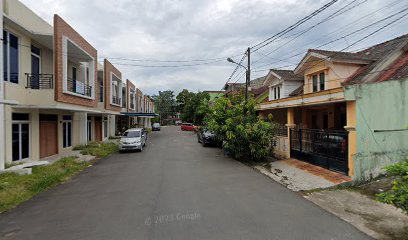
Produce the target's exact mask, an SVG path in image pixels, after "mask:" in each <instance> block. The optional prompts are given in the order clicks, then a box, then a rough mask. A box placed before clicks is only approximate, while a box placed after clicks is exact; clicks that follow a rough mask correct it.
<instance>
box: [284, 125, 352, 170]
mask: <svg viewBox="0 0 408 240" xmlns="http://www.w3.org/2000/svg"><path fill="white" fill-rule="evenodd" d="M347 150H348V132H347V131H339V130H320V129H304V128H293V129H291V130H290V155H291V157H293V158H296V159H299V160H302V161H305V162H309V163H311V164H314V165H318V166H321V167H324V168H327V169H330V170H334V171H338V172H341V173H344V174H346V175H347V173H348V154H347Z"/></svg>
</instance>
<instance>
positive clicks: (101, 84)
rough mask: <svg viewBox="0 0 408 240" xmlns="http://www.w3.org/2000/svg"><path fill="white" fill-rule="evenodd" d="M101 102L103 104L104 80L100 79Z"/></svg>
mask: <svg viewBox="0 0 408 240" xmlns="http://www.w3.org/2000/svg"><path fill="white" fill-rule="evenodd" d="M99 102H103V78H102V79H99Z"/></svg>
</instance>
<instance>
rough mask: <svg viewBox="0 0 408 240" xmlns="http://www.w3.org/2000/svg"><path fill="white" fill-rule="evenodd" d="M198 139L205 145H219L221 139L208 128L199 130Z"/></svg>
mask: <svg viewBox="0 0 408 240" xmlns="http://www.w3.org/2000/svg"><path fill="white" fill-rule="evenodd" d="M197 141H198V142H199V143H201V144H203V146H204V147H205V146H210V145H211V146H219V145H220V144H219V141H218V140H217V138H216V136H215V134H214V133H212V132H211V131H209V130H207V129H200V130H199V131H197Z"/></svg>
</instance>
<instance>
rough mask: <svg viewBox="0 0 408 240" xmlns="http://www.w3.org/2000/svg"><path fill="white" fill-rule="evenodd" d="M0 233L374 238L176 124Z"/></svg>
mask: <svg viewBox="0 0 408 240" xmlns="http://www.w3.org/2000/svg"><path fill="white" fill-rule="evenodd" d="M0 239H7V240H9V239H16V240H17V239H18V240H25V239H36V240H37V239H38V240H65V239H75V240H77V239H94V240H105V239H106V240H116V239H118V240H122V239H123V240H138V239H177V240H180V239H182V240H184V239H185V240H193V239H233V240H238V239H249V240H256V239H262V240H264V239H279V240H281V239H313V240H317V239H325V240H326V239H369V238H368V237H367V236H366V235H364V234H363V233H361V232H359V231H358V230H356V229H355V228H354V227H353V226H351V225H349V224H348V223H346V222H344V221H342V220H340V219H339V218H337V217H335V216H333V215H331V214H330V213H327V212H326V211H324V210H322V209H321V208H319V207H317V206H316V205H314V204H313V203H311V202H309V201H307V200H305V199H303V198H302V197H301V196H299V195H298V194H296V193H293V192H291V191H289V190H287V189H286V188H284V187H283V186H281V185H279V184H277V183H275V182H274V181H273V180H271V179H269V178H267V177H266V176H264V175H261V174H260V173H258V172H256V171H255V170H253V169H251V168H249V167H247V166H245V165H243V164H241V163H239V162H237V161H234V160H232V159H230V158H228V157H225V156H223V154H222V152H221V151H220V150H219V149H217V148H204V147H202V146H201V145H200V144H198V143H197V141H196V137H195V135H194V134H193V133H191V132H182V131H180V129H179V128H178V127H167V128H162V131H160V132H153V133H151V134H149V139H148V144H147V147H146V148H144V149H143V152H142V153H138V152H134V153H124V154H116V155H113V156H111V157H109V158H106V159H103V160H101V161H99V162H98V163H97V164H95V165H94V166H93V167H91V168H88V169H87V170H85V171H83V172H82V173H81V174H79V175H78V176H77V177H75V178H74V179H73V180H71V181H69V182H68V183H66V184H63V185H60V186H58V187H56V188H54V189H52V190H50V191H47V192H45V193H43V194H40V195H39V196H37V197H35V198H33V199H31V200H29V201H27V202H25V203H23V204H22V205H20V206H19V207H17V208H16V209H14V210H12V211H10V212H8V213H5V214H1V215H0Z"/></svg>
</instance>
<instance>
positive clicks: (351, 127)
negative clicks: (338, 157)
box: [344, 101, 357, 176]
mask: <svg viewBox="0 0 408 240" xmlns="http://www.w3.org/2000/svg"><path fill="white" fill-rule="evenodd" d="M356 104H357V103H356V102H355V101H349V102H347V107H346V109H347V126H344V129H346V130H347V131H348V168H349V171H348V175H349V176H353V175H354V159H353V156H354V155H355V154H356V153H357V133H356V123H357V120H356Z"/></svg>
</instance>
